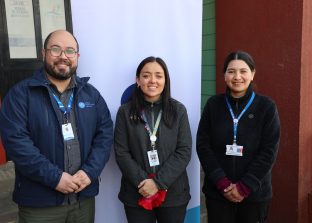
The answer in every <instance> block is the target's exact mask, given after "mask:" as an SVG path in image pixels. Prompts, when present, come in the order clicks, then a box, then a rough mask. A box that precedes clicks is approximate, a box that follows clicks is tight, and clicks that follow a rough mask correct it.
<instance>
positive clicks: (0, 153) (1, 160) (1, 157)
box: [0, 97, 6, 165]
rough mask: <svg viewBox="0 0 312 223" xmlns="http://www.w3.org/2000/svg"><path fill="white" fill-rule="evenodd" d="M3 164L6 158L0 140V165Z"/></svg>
mask: <svg viewBox="0 0 312 223" xmlns="http://www.w3.org/2000/svg"><path fill="white" fill-rule="evenodd" d="M0 108H1V97H0ZM4 163H6V156H5V152H4V149H3V146H2V142H1V138H0V165H1V164H4Z"/></svg>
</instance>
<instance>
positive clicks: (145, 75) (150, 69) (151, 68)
mask: <svg viewBox="0 0 312 223" xmlns="http://www.w3.org/2000/svg"><path fill="white" fill-rule="evenodd" d="M165 79H166V78H165V73H164V70H163V68H162V67H161V66H160V65H159V64H158V63H157V62H149V63H147V64H145V65H144V66H143V68H142V70H141V72H140V74H139V76H138V77H137V78H136V82H137V85H138V86H139V87H140V88H141V90H142V92H143V94H144V98H145V100H147V101H149V102H155V101H157V100H158V99H159V98H160V95H161V93H162V92H163V90H164V87H165V81H166V80H165Z"/></svg>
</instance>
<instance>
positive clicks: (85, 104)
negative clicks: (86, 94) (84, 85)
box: [78, 101, 95, 109]
mask: <svg viewBox="0 0 312 223" xmlns="http://www.w3.org/2000/svg"><path fill="white" fill-rule="evenodd" d="M94 105H95V104H94V103H91V102H88V101H85V102H82V101H81V102H79V103H78V106H79V108H81V109H84V108H92V107H93V106H94Z"/></svg>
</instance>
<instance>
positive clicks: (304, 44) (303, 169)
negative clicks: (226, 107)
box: [216, 0, 312, 223]
mask: <svg viewBox="0 0 312 223" xmlns="http://www.w3.org/2000/svg"><path fill="white" fill-rule="evenodd" d="M303 1H306V2H303ZM303 5H305V6H304V7H305V10H303ZM311 9H312V7H311V3H309V1H308V0H283V1H269V0H253V1H250V0H236V1H230V2H229V1H216V49H217V50H216V65H217V72H216V73H217V75H216V76H217V77H216V79H217V92H218V93H220V92H223V91H224V89H225V84H224V79H223V74H222V66H223V61H224V58H225V57H226V56H227V54H228V53H229V52H231V51H236V50H244V51H247V52H249V53H250V54H251V55H252V56H253V57H254V59H255V62H256V66H257V67H256V76H255V84H256V88H255V89H256V91H258V92H259V93H261V94H264V95H268V96H270V97H271V98H273V99H274V100H275V102H276V103H277V106H278V110H279V115H280V119H281V125H282V136H281V144H280V151H279V155H278V159H277V163H276V165H275V167H274V169H273V192H274V197H273V201H272V205H271V209H270V219H269V222H270V223H279V222H283V223H296V222H298V223H308V222H309V220H308V195H307V194H308V192H310V191H311V189H312V182H311V181H312V150H311V145H312V130H311V129H312V128H311V126H312V120H311V119H312V115H311V114H312V103H311V102H312V75H311V72H312V68H311V65H309V59H310V64H312V61H311V60H312V59H311V58H312V51H311V49H312V46H311V40H312V38H311V37H312V35H311V32H312V31H311V27H312V10H311ZM310 12H311V13H310ZM302 30H303V31H304V34H302V33H303V32H302ZM301 95H302V97H300V96H301ZM309 128H310V129H309ZM311 222H312V219H311Z"/></svg>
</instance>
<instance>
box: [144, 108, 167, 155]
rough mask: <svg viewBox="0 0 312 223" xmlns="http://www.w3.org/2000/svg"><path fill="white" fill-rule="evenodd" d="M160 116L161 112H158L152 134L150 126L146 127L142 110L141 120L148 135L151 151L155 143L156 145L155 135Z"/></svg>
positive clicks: (146, 123) (145, 119)
mask: <svg viewBox="0 0 312 223" xmlns="http://www.w3.org/2000/svg"><path fill="white" fill-rule="evenodd" d="M161 115H162V110H160V111H159V113H158V117H157V120H156V123H155V126H154V128H153V132H152V131H151V128H150V126H149V125H148V122H147V118H146V115H145V113H144V110H143V111H142V118H143V120H144V123H145V125H144V126H145V129H146V130H147V132H148V134H149V137H150V141H151V146H152V149H153V150H154V149H155V143H156V140H157V137H156V133H157V130H158V127H159V123H160V119H161Z"/></svg>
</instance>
